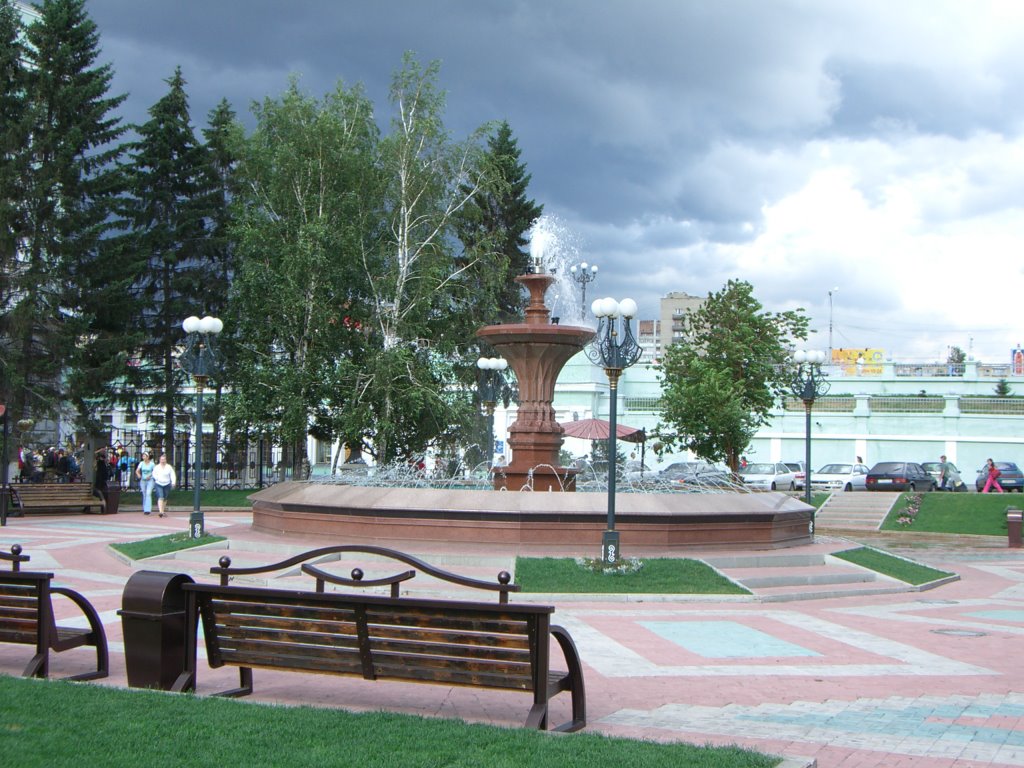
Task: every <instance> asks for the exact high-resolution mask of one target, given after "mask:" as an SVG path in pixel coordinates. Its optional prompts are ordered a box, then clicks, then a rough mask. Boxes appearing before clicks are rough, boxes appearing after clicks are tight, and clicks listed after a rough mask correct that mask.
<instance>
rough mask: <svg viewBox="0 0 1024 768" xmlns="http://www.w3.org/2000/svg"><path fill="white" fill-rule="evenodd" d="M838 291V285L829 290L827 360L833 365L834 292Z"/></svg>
mask: <svg viewBox="0 0 1024 768" xmlns="http://www.w3.org/2000/svg"><path fill="white" fill-rule="evenodd" d="M838 292H839V286H838V285H837V286H834V287H833V288H832V290H830V291H829V292H828V358H827V360H826V362H827V363H828V364H829V365H832V294H833V293H838Z"/></svg>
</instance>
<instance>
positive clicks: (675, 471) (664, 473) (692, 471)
mask: <svg viewBox="0 0 1024 768" xmlns="http://www.w3.org/2000/svg"><path fill="white" fill-rule="evenodd" d="M715 471H717V469H716V467H715V465H714V464H710V463H708V462H706V461H677V462H675V463H674V464H669V465H668V466H667V467H665V468H664V469H663V470H661V472H659V473H658V479H659V480H664V481H666V482H673V481H675V480H678V479H680V478H685V477H694V476H696V475H701V474H704V473H706V472H715Z"/></svg>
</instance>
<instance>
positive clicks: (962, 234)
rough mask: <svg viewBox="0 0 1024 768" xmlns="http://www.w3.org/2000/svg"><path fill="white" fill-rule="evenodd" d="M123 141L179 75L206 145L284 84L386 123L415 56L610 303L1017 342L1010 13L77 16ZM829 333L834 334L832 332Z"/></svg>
mask: <svg viewBox="0 0 1024 768" xmlns="http://www.w3.org/2000/svg"><path fill="white" fill-rule="evenodd" d="M86 7H87V10H88V12H89V14H90V16H91V18H92V19H93V20H94V21H95V22H96V24H97V25H98V27H99V32H100V41H101V46H102V56H101V61H104V62H109V63H111V64H112V65H113V67H114V70H115V76H114V80H113V88H112V91H113V92H114V93H125V92H127V93H128V94H129V95H128V99H127V101H126V102H125V104H124V105H123V107H122V110H121V111H122V114H123V115H124V117H125V120H126V121H127V122H129V123H138V122H142V121H144V120H145V119H146V110H147V109H148V108H149V107H150V106H152V104H153V103H154V102H156V101H157V100H158V99H159V98H160V97H161V96H163V95H164V93H165V92H166V88H167V85H166V82H165V80H166V79H167V78H168V77H170V76H171V74H172V73H173V71H174V68H175V66H177V65H180V66H181V67H182V70H183V74H184V77H185V79H186V81H187V82H188V86H187V90H188V93H189V96H190V107H191V110H192V111H191V114H192V117H193V121H194V123H195V124H196V127H197V128H199V127H202V126H203V125H205V123H206V119H207V115H208V113H209V111H210V110H211V109H212V108H213V107H214V106H215V105H216V104H217V103H218V102H219V101H220V100H221V99H222V98H227V99H228V101H229V102H231V104H232V106H233V107H234V108H235V110H236V111H237V112H238V114H239V117H240V118H242V119H243V120H244V121H246V122H247V123H248V124H250V125H251V123H252V120H251V114H250V106H251V104H252V102H253V101H254V100H256V101H260V100H263V99H264V98H267V97H271V98H273V97H277V96H280V95H281V94H282V93H283V92H284V90H285V89H286V87H287V84H288V80H289V77H290V76H292V75H297V76H299V78H300V80H299V83H300V86H301V88H302V89H303V90H304V91H306V92H307V93H309V94H311V95H313V96H317V97H320V96H323V95H324V94H326V93H327V92H329V91H331V90H333V89H334V87H335V86H336V85H337V83H338V82H339V81H341V82H344V83H345V84H346V85H347V86H351V85H355V84H357V83H359V84H362V85H363V86H364V88H365V90H366V92H367V94H368V95H369V96H370V97H371V99H372V100H373V101H374V104H375V109H376V112H377V117H378V121H379V122H380V123H381V124H382V126H384V127H386V125H387V122H388V120H390V116H391V110H390V104H389V102H388V98H387V94H388V87H389V84H390V81H391V78H392V76H393V75H394V73H395V72H397V71H398V69H399V68H400V67H401V63H402V56H403V54H404V53H405V52H407V51H412V52H414V53H415V54H416V56H417V58H418V59H419V60H420V62H422V63H427V62H430V61H435V60H436V61H439V62H440V64H441V73H440V78H439V84H440V87H441V88H442V89H443V90H444V91H445V92H446V93H447V109H446V113H445V122H446V126H447V127H448V128H449V129H450V131H451V132H452V134H453V137H455V138H458V139H461V138H465V137H467V136H469V135H470V134H471V133H472V132H473V131H474V130H475V129H476V128H478V127H480V126H481V125H483V124H484V123H487V122H489V121H495V120H498V121H500V120H507V121H508V123H509V125H510V126H511V128H512V131H513V136H514V138H515V139H516V140H517V142H518V145H519V148H520V150H521V152H522V155H521V161H522V162H523V163H524V164H525V165H526V169H527V171H528V172H529V173H530V174H531V175H532V180H531V183H530V186H529V189H528V194H529V195H530V197H532V198H533V199H534V200H536V201H537V202H538V203H541V204H543V206H544V211H545V214H547V215H548V216H550V217H552V218H553V219H554V220H555V221H557V223H558V225H559V227H560V228H561V229H562V230H564V231H566V232H569V233H571V239H572V240H573V244H574V247H575V248H576V250H577V252H578V253H579V255H580V258H581V259H582V260H585V261H587V262H588V263H590V264H597V265H598V267H599V273H598V278H597V280H596V281H595V282H594V283H592V284H591V285H590V286H588V289H587V290H588V299H587V303H588V304H589V302H590V300H591V298H593V297H596V296H611V297H614V298H616V299H621V298H625V297H631V298H633V299H635V300H636V301H637V303H638V304H639V307H640V313H639V314H640V317H641V318H654V317H656V316H657V313H658V307H659V299H660V298H661V297H662V296H663V295H665V294H666V293H668V292H669V291H683V292H686V293H689V294H692V295H699V296H704V295H707V294H708V293H710V292H714V291H718V290H720V289H721V288H722V287H723V286H724V285H725V283H726V281H728V280H729V279H742V280H746V281H749V282H750V283H751V284H752V285H753V287H754V295H755V297H756V298H757V299H758V300H759V301H761V303H762V304H763V305H764V307H765V309H766V310H770V311H782V310H787V309H795V308H798V307H800V308H803V309H804V310H805V311H806V312H807V314H808V316H809V318H810V325H811V328H812V331H813V334H812V338H811V340H810V342H809V346H811V347H816V348H819V349H827V348H828V347H829V346H830V343H829V342H830V340H831V346H833V347H835V348H868V347H870V348H881V349H883V350H884V352H885V355H886V356H891V357H892V358H893V359H896V360H904V361H944V360H945V359H946V357H947V354H948V351H949V349H950V347H951V346H958V347H960V348H961V349H963V350H964V351H965V352H967V353H968V354H969V355H970V356H972V357H974V358H976V359H979V360H981V361H984V362H1008V360H1009V353H1010V350H1011V349H1013V348H1015V347H1016V346H1018V344H1021V343H1024V301H1022V297H1024V255H1022V246H1024V3H1022V2H1018V1H1017V0H900V2H892V0H770V1H769V0H707V1H700V2H697V1H696V0H429V2H423V1H422V0H420V1H416V0H373V2H366V0H203V2H199V1H198V0H176V1H175V2H173V3H170V2H162V1H160V0H88V2H87V6H86ZM830 327H831V332H830Z"/></svg>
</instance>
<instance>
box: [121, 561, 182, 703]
mask: <svg viewBox="0 0 1024 768" xmlns="http://www.w3.org/2000/svg"><path fill="white" fill-rule="evenodd" d="M192 581H193V579H192V577H191V576H189V575H187V574H184V573H165V572H163V571H139V572H137V573H135V574H133V575H132V576H131V578H130V579H128V582H127V583H126V584H125V585H124V593H123V594H122V596H121V610H119V611H118V612H117V613H118V615H119V616H120V617H121V625H122V628H123V630H124V661H125V668H126V671H127V673H128V685H129V687H131V688H159V689H161V690H164V691H169V690H170V689H171V686H173V685H174V682H175V681H176V680H177V679H178V675H180V674H181V673H182V672H183V671H184V669H185V592H184V591H183V590H182V589H181V585H182V584H187V583H191V582H192Z"/></svg>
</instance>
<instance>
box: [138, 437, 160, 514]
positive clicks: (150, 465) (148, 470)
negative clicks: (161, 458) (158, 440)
mask: <svg viewBox="0 0 1024 768" xmlns="http://www.w3.org/2000/svg"><path fill="white" fill-rule="evenodd" d="M155 468H156V462H154V461H153V460H152V459H151V458H149V454H148V453H146V452H145V451H143V453H142V461H140V462H139V465H138V466H137V467H135V476H136V477H137V478H139V490H141V491H142V514H144V515H148V514H149V513H150V512H152V511H153V486H154V485H155V484H156V483H154V482H153V470H154V469H155Z"/></svg>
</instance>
